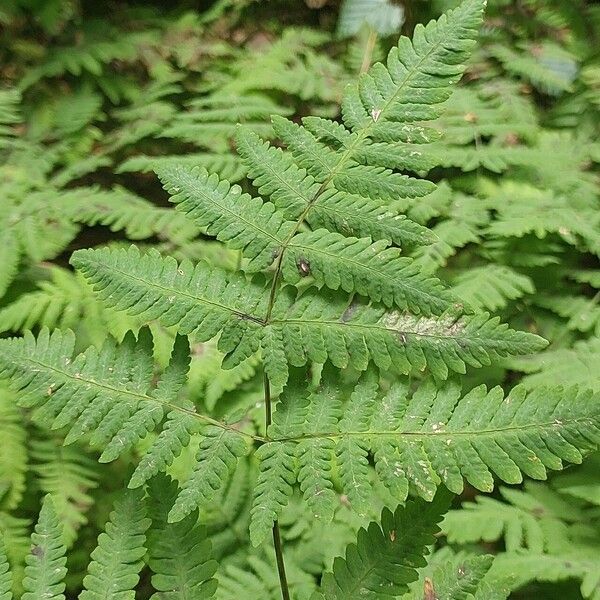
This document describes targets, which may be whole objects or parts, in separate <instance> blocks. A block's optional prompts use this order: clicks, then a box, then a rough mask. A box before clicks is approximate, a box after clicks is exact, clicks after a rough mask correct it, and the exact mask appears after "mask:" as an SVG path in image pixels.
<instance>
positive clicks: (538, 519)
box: [442, 483, 585, 553]
mask: <svg viewBox="0 0 600 600" xmlns="http://www.w3.org/2000/svg"><path fill="white" fill-rule="evenodd" d="M500 493H501V494H502V496H503V498H504V499H505V502H501V501H499V500H496V499H494V498H487V497H485V496H478V497H477V499H476V502H474V503H471V502H467V503H464V504H463V505H462V507H461V509H460V510H458V509H457V510H451V511H450V512H449V513H448V514H447V515H446V516H445V518H444V522H443V523H442V530H443V531H444V533H445V534H446V535H447V536H448V541H449V542H450V543H452V544H464V543H470V542H479V541H484V542H492V541H497V540H499V539H503V540H504V544H505V546H506V550H507V551H508V552H515V551H518V550H525V549H527V550H529V551H530V552H534V553H544V552H546V551H550V550H551V549H552V545H553V544H556V543H558V540H559V539H560V538H562V537H566V528H567V525H566V523H565V521H566V522H568V523H575V522H578V521H581V522H583V521H584V520H585V516H584V515H585V513H584V512H583V511H582V510H581V509H579V508H578V507H576V506H574V505H573V503H572V502H569V501H568V500H567V499H565V498H564V497H561V496H560V495H559V494H557V493H556V492H553V491H552V490H549V489H547V488H545V487H541V486H540V485H537V484H532V483H529V484H527V486H526V487H525V490H524V491H521V490H514V489H510V488H506V487H502V488H500Z"/></svg>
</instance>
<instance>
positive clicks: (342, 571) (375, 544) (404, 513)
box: [314, 494, 449, 600]
mask: <svg viewBox="0 0 600 600" xmlns="http://www.w3.org/2000/svg"><path fill="white" fill-rule="evenodd" d="M448 503H449V499H448V496H447V495H442V494H440V495H439V496H438V497H437V498H436V500H435V501H434V502H432V503H430V504H428V503H425V502H423V501H422V500H416V501H409V502H408V503H407V504H406V506H404V507H402V506H401V507H398V508H397V509H396V511H395V512H394V513H392V512H390V511H389V510H387V509H385V510H384V511H383V513H382V515H381V525H378V524H377V523H371V524H370V525H369V527H368V528H367V529H360V530H359V532H358V536H357V541H356V544H351V545H350V546H348V548H347V549H346V556H345V558H336V559H335V561H334V563H333V572H332V573H325V574H324V575H323V580H322V583H321V592H320V594H315V596H314V599H315V600H317V599H318V598H322V599H324V600H362V599H363V598H369V599H372V600H378V599H381V600H384V599H386V598H389V597H390V596H395V597H397V596H400V595H401V594H404V593H406V592H407V591H408V584H409V583H411V582H412V581H415V580H416V579H417V578H418V574H417V571H416V569H417V568H418V567H423V566H425V564H426V560H425V556H427V554H428V549H427V546H429V545H431V544H433V543H434V541H435V534H436V533H437V532H438V531H439V528H438V526H437V523H438V522H439V521H440V520H441V517H442V514H443V512H444V511H445V510H446V509H447V507H448Z"/></svg>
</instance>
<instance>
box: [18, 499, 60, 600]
mask: <svg viewBox="0 0 600 600" xmlns="http://www.w3.org/2000/svg"><path fill="white" fill-rule="evenodd" d="M31 544H32V546H31V553H30V554H29V556H27V559H26V563H27V566H26V567H25V578H24V579H23V588H24V590H25V593H24V594H23V600H39V599H40V598H45V599H46V598H47V599H48V600H65V595H64V594H63V592H64V591H65V583H64V577H65V575H66V573H67V569H66V567H65V565H66V563H67V558H66V556H65V554H66V550H67V549H66V548H65V545H64V544H63V541H62V531H61V525H60V521H59V519H58V517H57V515H56V512H55V510H54V505H53V502H52V497H51V496H46V497H45V498H44V501H43V503H42V509H41V511H40V516H39V520H38V522H37V524H36V526H35V531H34V532H33V533H32V534H31Z"/></svg>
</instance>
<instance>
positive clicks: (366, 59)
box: [359, 28, 377, 74]
mask: <svg viewBox="0 0 600 600" xmlns="http://www.w3.org/2000/svg"><path fill="white" fill-rule="evenodd" d="M376 43H377V32H376V31H375V29H373V28H371V31H370V32H369V39H368V40H367V47H366V48H365V54H364V56H363V60H362V64H361V65H360V71H359V73H361V74H362V73H366V72H367V71H368V70H369V68H370V67H371V63H372V61H373V50H374V49H375V44H376Z"/></svg>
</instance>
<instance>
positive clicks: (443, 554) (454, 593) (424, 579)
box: [406, 547, 508, 600]
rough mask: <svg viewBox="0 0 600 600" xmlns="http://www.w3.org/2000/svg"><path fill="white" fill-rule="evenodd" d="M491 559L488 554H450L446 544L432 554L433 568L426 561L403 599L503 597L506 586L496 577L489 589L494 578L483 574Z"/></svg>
mask: <svg viewBox="0 0 600 600" xmlns="http://www.w3.org/2000/svg"><path fill="white" fill-rule="evenodd" d="M493 559H494V557H493V556H491V555H489V554H488V555H485V554H484V555H482V556H476V555H468V554H464V553H460V554H453V553H452V552H450V551H449V547H445V548H443V549H442V550H440V551H438V552H436V553H435V555H434V556H433V557H432V562H433V566H434V568H433V569H432V568H431V565H429V566H428V567H427V569H425V570H424V571H422V572H421V579H420V580H419V582H418V583H416V584H414V585H412V586H411V588H412V589H411V593H410V594H409V595H408V596H407V597H406V600H409V599H410V600H424V599H425V600H429V598H436V599H439V600H474V599H480V600H484V599H488V598H489V600H505V599H506V597H507V596H508V590H503V589H502V588H501V586H500V585H499V582H496V581H494V583H495V584H496V585H495V586H493V590H492V587H491V586H490V583H491V581H493V580H492V578H491V577H486V575H487V574H488V573H489V571H490V567H491V566H492V562H493ZM488 586H489V587H488Z"/></svg>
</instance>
